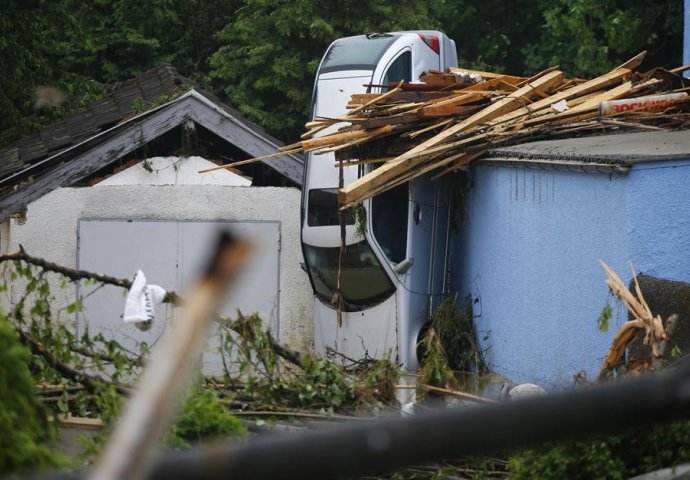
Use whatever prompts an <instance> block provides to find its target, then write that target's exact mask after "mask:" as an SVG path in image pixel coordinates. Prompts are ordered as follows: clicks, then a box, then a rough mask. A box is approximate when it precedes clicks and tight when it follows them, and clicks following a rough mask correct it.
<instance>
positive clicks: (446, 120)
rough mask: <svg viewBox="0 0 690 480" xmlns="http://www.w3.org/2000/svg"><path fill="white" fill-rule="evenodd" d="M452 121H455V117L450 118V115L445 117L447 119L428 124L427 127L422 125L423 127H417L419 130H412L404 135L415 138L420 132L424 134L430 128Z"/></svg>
mask: <svg viewBox="0 0 690 480" xmlns="http://www.w3.org/2000/svg"><path fill="white" fill-rule="evenodd" d="M454 121H455V118H452V117H451V118H447V119H445V120H442V121H440V122H437V123H434V124H432V125H429V126H428V127H424V128H421V129H419V130H415V131H414V132H408V133H405V134H404V136H406V137H408V138H415V137H418V136H419V135H422V134H424V133H426V132H428V131H430V130H434V129H436V128H440V127H443V126H445V125H448V124H450V123H453V122H454Z"/></svg>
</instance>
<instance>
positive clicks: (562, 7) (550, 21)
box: [522, 0, 683, 77]
mask: <svg viewBox="0 0 690 480" xmlns="http://www.w3.org/2000/svg"><path fill="white" fill-rule="evenodd" d="M536 3H539V4H540V5H541V6H542V8H543V18H544V24H543V27H542V29H541V34H540V35H539V37H538V39H537V40H536V41H535V42H532V43H530V44H526V45H525V46H524V47H523V48H522V54H523V56H524V58H525V64H526V66H527V70H528V71H537V70H541V69H543V68H545V67H547V66H550V65H560V66H561V68H562V69H563V70H564V71H565V72H566V73H568V74H570V75H577V76H582V77H591V76H595V75H600V74H602V73H605V72H606V71H607V70H610V69H611V68H613V67H615V66H616V65H619V64H621V63H623V62H624V61H625V60H627V59H629V58H631V57H632V56H634V55H635V54H637V53H639V52H640V51H642V50H645V49H646V50H649V51H650V57H651V59H650V60H651V62H650V64H654V65H667V64H679V63H680V61H681V53H682V44H683V41H682V19H683V3H682V2H667V1H663V2H662V1H659V0H653V1H648V2H638V1H635V0H604V1H602V0H549V1H545V0H542V2H536Z"/></svg>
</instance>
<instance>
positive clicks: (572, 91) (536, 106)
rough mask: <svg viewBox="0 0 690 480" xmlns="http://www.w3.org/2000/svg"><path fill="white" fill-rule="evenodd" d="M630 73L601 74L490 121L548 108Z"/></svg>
mask: <svg viewBox="0 0 690 480" xmlns="http://www.w3.org/2000/svg"><path fill="white" fill-rule="evenodd" d="M630 73H631V72H630V70H628V69H627V68H619V69H617V70H614V71H612V72H609V73H607V74H606V75H602V76H601V77H597V78H595V79H593V80H590V81H588V82H585V83H581V84H580V85H577V86H574V87H571V88H569V89H567V90H563V91H562V92H559V93H556V94H555V95H551V96H549V97H547V98H543V99H541V100H538V101H536V102H534V103H532V104H530V105H527V106H525V107H522V108H518V109H517V110H513V111H512V112H509V113H507V114H505V115H501V116H500V117H498V118H495V119H494V120H492V121H491V123H492V124H493V125H496V124H499V123H503V122H508V121H510V120H513V119H515V118H518V117H522V116H523V115H530V114H533V113H535V112H537V111H539V110H542V109H545V108H549V107H550V106H551V105H553V104H554V103H557V102H560V101H561V100H570V99H571V98H575V97H579V96H581V95H586V94H588V93H590V92H594V91H597V90H601V89H602V88H605V87H608V86H609V85H612V84H614V83H619V82H622V81H623V80H624V79H626V78H627V77H629V76H630Z"/></svg>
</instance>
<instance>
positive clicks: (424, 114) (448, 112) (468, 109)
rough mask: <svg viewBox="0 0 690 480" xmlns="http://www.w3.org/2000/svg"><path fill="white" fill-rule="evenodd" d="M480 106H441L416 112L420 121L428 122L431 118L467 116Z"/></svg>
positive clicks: (480, 106)
mask: <svg viewBox="0 0 690 480" xmlns="http://www.w3.org/2000/svg"><path fill="white" fill-rule="evenodd" d="M481 108H482V105H441V106H435V105H434V106H430V107H424V108H420V109H419V110H417V116H418V117H419V119H420V120H430V119H432V118H439V117H448V116H452V115H467V114H471V113H474V112H476V111H477V110H480V109H481Z"/></svg>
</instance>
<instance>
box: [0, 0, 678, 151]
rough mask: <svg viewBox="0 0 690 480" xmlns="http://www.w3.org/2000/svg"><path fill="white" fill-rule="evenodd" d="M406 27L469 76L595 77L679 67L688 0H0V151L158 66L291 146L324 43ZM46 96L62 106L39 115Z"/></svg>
mask: <svg viewBox="0 0 690 480" xmlns="http://www.w3.org/2000/svg"><path fill="white" fill-rule="evenodd" d="M410 29H440V30H442V31H444V32H446V33H447V34H448V35H449V36H450V37H451V38H452V39H454V40H455V42H456V44H457V48H458V56H459V61H460V65H461V66H465V67H467V68H476V69H482V70H491V71H499V72H503V73H508V74H515V75H529V74H530V73H534V72H537V71H539V70H541V69H544V68H546V67H549V66H552V65H560V67H561V69H563V70H564V71H565V73H566V74H568V75H570V76H580V77H591V76H594V75H598V74H601V73H603V72H605V71H606V70H607V69H609V68H612V67H615V66H616V65H617V64H620V63H622V62H623V61H625V60H626V59H627V58H629V57H632V56H633V55H635V54H637V53H639V52H640V51H641V50H644V49H646V50H648V51H649V53H650V54H649V57H648V59H647V65H646V66H648V67H651V66H652V65H653V66H677V65H680V62H681V57H682V30H683V2H682V0H668V1H661V0H512V1H505V0H482V1H472V0H431V1H429V0H416V1H415V2H401V1H396V0H338V1H330V0H329V1H326V0H3V1H2V2H0V32H2V33H0V71H1V72H2V74H1V75H0V145H1V144H7V143H9V142H12V141H14V140H16V139H17V138H18V137H19V136H21V135H24V134H26V133H28V132H29V131H31V130H32V129H33V128H36V125H37V124H40V123H41V122H47V121H50V120H51V119H53V118H55V117H56V116H59V115H61V114H64V113H65V112H66V111H68V110H72V109H75V108H79V107H80V106H82V105H84V104H86V103H88V102H90V101H92V100H94V99H96V98H98V97H99V96H102V95H104V94H105V93H106V92H107V91H108V89H110V88H112V87H113V86H115V85H117V82H119V81H122V80H126V79H128V78H131V77H133V76H136V75H137V74H139V73H141V72H143V71H145V70H147V69H150V68H152V67H154V66H156V65H159V64H161V63H169V64H172V65H173V66H175V67H176V68H177V69H178V71H179V72H180V73H181V74H183V75H185V76H187V77H189V78H191V79H193V80H195V81H196V82H198V83H199V84H200V85H201V86H202V87H204V88H206V89H208V90H210V91H212V92H213V93H215V94H216V95H218V96H219V97H220V98H221V99H222V100H224V101H226V102H227V103H229V104H230V105H231V106H233V107H235V108H237V109H238V110H240V111H241V112H242V113H243V114H244V115H245V116H246V117H247V118H249V119H250V120H252V121H254V122H257V123H258V124H259V125H261V126H262V127H264V128H265V129H266V130H268V131H269V132H270V133H272V134H274V135H276V136H277V137H279V138H281V139H283V140H285V141H288V142H289V141H291V140H292V139H294V138H295V137H296V136H297V135H298V134H299V132H300V130H301V127H302V125H303V124H304V122H305V121H306V118H307V113H308V108H309V103H310V102H309V100H310V96H311V87H312V83H313V78H314V72H315V70H316V68H317V66H318V63H319V60H320V58H321V56H322V55H323V53H324V51H325V49H326V47H327V46H328V44H329V43H330V42H331V41H333V40H334V39H336V38H338V37H343V36H348V35H355V34H361V33H368V32H375V31H392V30H410ZM644 67H645V65H643V68H644ZM41 85H49V86H52V87H55V88H57V89H59V90H60V91H61V92H64V94H65V101H64V102H62V103H61V104H60V106H59V107H56V106H50V105H48V106H43V107H42V108H37V106H36V105H35V92H36V88H37V87H39V86H41Z"/></svg>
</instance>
